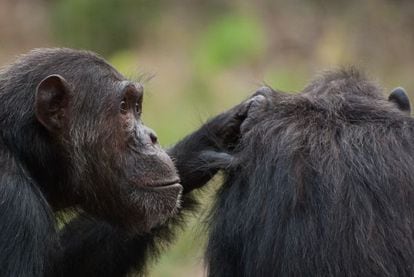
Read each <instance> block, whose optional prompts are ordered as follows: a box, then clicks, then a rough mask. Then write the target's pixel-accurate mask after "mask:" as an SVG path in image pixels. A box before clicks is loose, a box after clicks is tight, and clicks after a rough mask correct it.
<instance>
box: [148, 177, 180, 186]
mask: <svg viewBox="0 0 414 277" xmlns="http://www.w3.org/2000/svg"><path fill="white" fill-rule="evenodd" d="M147 186H148V187H151V188H172V187H176V186H181V185H180V179H174V180H170V181H161V182H153V183H150V184H147Z"/></svg>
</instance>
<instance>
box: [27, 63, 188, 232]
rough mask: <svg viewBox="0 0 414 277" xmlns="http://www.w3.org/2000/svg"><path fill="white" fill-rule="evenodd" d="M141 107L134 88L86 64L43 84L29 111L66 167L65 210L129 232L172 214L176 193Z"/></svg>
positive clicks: (139, 90) (101, 66)
mask: <svg viewBox="0 0 414 277" xmlns="http://www.w3.org/2000/svg"><path fill="white" fill-rule="evenodd" d="M73 71H76V74H72V72H73ZM57 74H60V75H57ZM142 101H143V87H142V86H141V85H140V84H136V83H133V82H129V81H127V80H125V79H124V77H123V76H121V75H120V74H119V73H118V72H116V71H115V70H114V69H113V68H112V67H111V66H109V65H108V64H106V63H103V62H102V61H99V62H96V61H92V62H91V64H89V65H87V68H82V67H80V68H75V69H72V71H63V72H57V73H56V74H53V75H49V76H48V77H46V78H45V79H43V81H41V82H40V84H39V85H38V88H37V92H36V107H35V108H36V117H37V120H38V121H39V122H40V123H41V124H42V125H43V126H44V127H45V128H46V129H47V131H48V132H49V133H50V134H51V137H52V138H53V140H54V141H55V143H58V144H59V145H61V149H62V153H64V154H62V156H63V157H62V158H65V159H67V160H68V161H69V162H68V163H69V164H68V167H69V168H68V170H70V174H69V175H68V176H69V179H70V180H66V181H65V182H64V183H63V184H62V185H64V186H67V188H66V189H67V190H68V191H70V192H71V193H72V194H73V195H74V196H73V197H74V199H76V200H75V201H74V203H73V204H75V205H77V206H79V207H80V208H82V209H84V210H86V211H87V212H90V213H91V214H93V215H95V216H98V217H101V218H103V219H107V220H109V221H110V222H112V223H114V224H117V225H121V226H123V227H127V228H129V229H132V230H133V231H134V232H147V231H149V230H150V229H151V228H153V227H154V226H157V225H158V224H160V223H162V222H164V221H165V220H166V219H168V218H169V217H170V216H171V215H173V214H174V213H176V212H177V209H178V207H179V203H180V202H179V201H180V195H181V192H182V186H181V185H180V184H179V182H180V180H179V178H178V175H177V172H176V169H175V167H174V164H173V162H172V160H171V159H170V157H169V156H168V155H167V154H166V152H165V151H164V150H163V149H162V148H161V147H160V145H159V144H158V141H157V136H156V135H155V133H154V132H153V131H152V130H151V129H149V128H148V127H146V126H145V125H144V124H143V123H142V121H141V114H142Z"/></svg>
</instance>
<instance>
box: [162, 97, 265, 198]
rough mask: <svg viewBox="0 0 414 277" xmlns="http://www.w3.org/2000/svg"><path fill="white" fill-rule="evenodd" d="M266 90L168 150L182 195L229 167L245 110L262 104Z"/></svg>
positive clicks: (246, 116) (244, 117) (246, 115)
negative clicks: (178, 179)
mask: <svg viewBox="0 0 414 277" xmlns="http://www.w3.org/2000/svg"><path fill="white" fill-rule="evenodd" d="M267 95H268V91H262V90H259V91H257V92H256V93H255V94H254V95H253V96H252V97H250V98H249V99H247V100H245V101H244V102H242V103H241V104H239V105H237V106H235V107H233V108H231V109H230V110H228V111H226V112H224V113H222V114H219V115H218V116H216V117H214V118H213V119H211V120H210V121H208V122H207V123H206V124H204V125H203V126H202V127H201V128H200V129H199V130H197V131H196V132H194V133H193V134H191V135H189V136H187V137H186V138H184V139H183V140H182V141H180V142H179V143H178V144H177V145H175V146H174V147H173V148H172V149H170V150H169V151H168V153H169V154H170V156H171V157H172V158H173V159H174V160H175V165H176V167H177V170H178V172H179V175H180V178H181V184H182V185H183V187H184V192H189V191H191V190H193V189H195V188H198V187H201V186H203V185H204V184H205V183H206V182H208V181H209V180H210V179H211V177H213V176H214V174H216V173H217V171H218V170H220V169H223V168H226V167H227V166H229V165H230V164H231V162H232V160H233V156H232V154H233V151H234V148H235V146H236V145H237V143H238V141H239V139H240V136H241V133H240V128H241V126H242V124H243V122H244V121H245V120H246V118H248V116H249V110H250V109H251V108H253V107H257V106H260V105H262V103H265V102H266V101H265V100H266V97H267Z"/></svg>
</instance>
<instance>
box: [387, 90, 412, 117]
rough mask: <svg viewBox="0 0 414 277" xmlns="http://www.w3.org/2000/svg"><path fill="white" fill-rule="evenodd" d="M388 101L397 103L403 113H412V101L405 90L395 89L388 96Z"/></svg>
mask: <svg viewBox="0 0 414 277" xmlns="http://www.w3.org/2000/svg"><path fill="white" fill-rule="evenodd" d="M388 100H389V101H390V102H393V103H395V104H396V105H397V107H398V108H399V109H400V110H401V111H403V112H405V113H407V114H410V113H411V105H410V99H409V98H408V95H407V93H406V92H405V90H404V89H403V88H401V87H399V88H395V89H394V90H393V91H392V92H391V94H390V96H388Z"/></svg>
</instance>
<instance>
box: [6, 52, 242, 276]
mask: <svg viewBox="0 0 414 277" xmlns="http://www.w3.org/2000/svg"><path fill="white" fill-rule="evenodd" d="M56 74H58V75H59V76H58V75H56ZM124 93H130V94H131V95H134V97H136V98H137V99H139V97H141V96H142V88H141V87H140V85H139V84H138V85H134V84H131V83H129V82H128V81H126V80H125V79H124V77H123V76H122V75H121V74H119V73H118V72H117V71H116V70H115V69H114V68H112V67H111V66H110V65H109V64H107V63H106V62H105V60H103V59H102V58H100V57H98V56H96V55H95V54H93V53H90V52H85V51H75V50H70V49H40V50H35V51H32V52H31V53H29V54H27V55H24V56H22V57H20V58H19V59H18V60H17V61H16V62H15V63H14V64H12V65H10V66H8V67H5V68H3V69H2V70H1V71H0V252H1V255H0V276H19V277H23V276H124V275H126V274H127V273H128V272H131V270H137V271H138V273H141V274H143V273H144V272H145V271H144V269H145V264H146V260H147V258H151V257H156V256H157V254H158V252H159V250H160V249H162V246H163V245H165V244H166V243H168V242H169V241H170V240H171V239H172V237H173V233H172V227H173V226H174V225H177V224H179V223H181V222H182V215H183V211H185V210H188V209H191V207H193V206H194V200H193V199H192V197H191V195H190V192H191V191H192V190H193V189H194V188H197V187H200V186H202V185H204V184H205V183H206V182H207V181H208V180H209V179H210V178H211V176H212V175H213V174H214V173H215V172H216V171H217V170H218V169H219V167H218V166H208V164H207V163H206V160H205V158H204V157H203V155H204V154H202V153H204V151H208V152H209V153H212V157H214V155H219V156H220V155H221V156H222V155H224V154H220V153H217V152H216V151H219V152H220V151H223V150H225V149H224V146H225V145H227V144H228V142H227V140H228V139H227V137H226V136H228V137H234V136H237V133H234V132H238V130H239V127H238V126H240V123H241V119H243V118H241V119H240V116H239V115H238V109H235V110H231V111H229V112H227V113H224V114H222V115H220V116H219V117H217V118H216V119H213V120H212V121H210V122H209V123H208V124H206V125H204V126H203V127H202V128H200V130H198V131H197V132H195V133H194V134H192V135H190V136H189V137H187V138H186V139H184V140H183V141H182V142H180V143H179V144H178V145H177V146H176V147H173V148H172V149H170V151H169V154H170V156H171V157H172V158H173V159H174V160H175V162H176V166H177V169H178V171H179V173H180V176H181V178H182V182H181V185H182V187H183V188H184V193H185V195H183V197H182V199H181V206H180V205H178V204H179V203H180V193H181V190H182V187H181V186H179V185H177V186H175V185H174V186H172V187H168V188H166V187H165V188H161V189H153V186H154V185H157V184H158V183H160V182H165V181H168V182H170V181H172V180H174V178H177V175H176V169H175V167H174V165H173V163H172V160H171V159H170V157H169V156H168V155H167V154H166V152H164V151H163V150H162V149H161V148H160V147H159V145H158V144H156V142H155V137H154V135H153V133H152V131H151V130H149V129H148V128H147V127H145V126H144V125H142V123H141V121H140V110H139V111H138V110H137V111H135V110H134V112H132V110H131V111H130V110H128V113H126V114H123V115H121V114H120V102H121V100H122V97H123V96H122V95H124ZM39 95H40V96H39ZM51 95H54V96H56V95H57V96H58V97H55V98H52V99H53V101H50V96H51ZM140 95H141V96H140ZM39 97H40V98H39ZM131 97H132V96H131ZM134 99H135V98H134ZM134 101H135V100H134ZM134 103H135V102H134ZM139 103H140V102H139ZM50 105H51V107H52V108H51V109H50V110H49V109H46V108H48V107H49V106H50ZM55 106H57V107H59V109H57V110H56V109H54V107H55ZM45 107H46V108H45ZM137 107H139V105H138V106H137ZM61 108H62V109H61ZM45 109H46V110H45ZM56 111H58V112H56ZM61 111H63V112H61ZM61 127H62V128H61ZM66 209H76V211H79V214H78V215H77V216H75V218H74V219H73V220H72V221H70V222H69V223H68V224H66V225H65V226H64V227H63V228H62V229H61V230H58V228H57V227H56V224H55V212H57V211H62V210H63V211H65V210H66Z"/></svg>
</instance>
